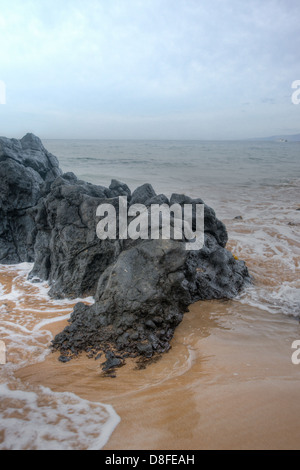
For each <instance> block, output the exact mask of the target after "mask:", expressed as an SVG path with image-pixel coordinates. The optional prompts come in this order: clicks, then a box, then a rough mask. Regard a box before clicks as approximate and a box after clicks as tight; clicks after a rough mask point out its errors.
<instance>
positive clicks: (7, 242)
mask: <svg viewBox="0 0 300 470" xmlns="http://www.w3.org/2000/svg"><path fill="white" fill-rule="evenodd" d="M60 174H61V170H60V169H59V165H58V161H57V159H56V157H54V156H53V155H51V153H49V152H48V151H47V150H46V149H45V148H44V146H43V144H42V142H41V141H40V139H39V138H38V137H36V136H34V135H33V134H27V135H26V136H25V137H23V139H21V140H17V139H7V138H5V137H0V263H2V264H12V263H19V262H23V261H33V256H34V254H33V245H34V241H35V235H36V227H35V225H34V221H33V219H32V217H31V215H30V210H31V209H32V208H33V207H34V206H35V205H36V204H37V202H38V201H39V200H40V199H41V197H42V196H43V195H44V194H45V193H46V192H47V187H48V185H49V183H51V182H52V181H54V179H55V178H56V177H57V176H59V175H60Z"/></svg>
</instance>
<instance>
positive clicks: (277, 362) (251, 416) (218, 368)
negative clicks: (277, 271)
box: [17, 301, 300, 450]
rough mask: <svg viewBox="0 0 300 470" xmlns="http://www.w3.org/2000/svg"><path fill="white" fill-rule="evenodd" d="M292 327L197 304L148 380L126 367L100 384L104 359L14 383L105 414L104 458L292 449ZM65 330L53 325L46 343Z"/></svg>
mask: <svg viewBox="0 0 300 470" xmlns="http://www.w3.org/2000/svg"><path fill="white" fill-rule="evenodd" d="M224 307H225V308H224ZM224 310H225V313H224ZM297 323H298V322H297V320H295V319H293V318H287V317H280V316H274V315H271V314H268V313H266V312H263V315H262V312H261V311H258V310H255V309H249V307H243V306H241V305H240V304H238V303H237V302H235V301H228V302H225V303H224V302H216V301H207V302H199V303H196V304H194V305H193V306H191V308H190V312H189V313H187V314H186V315H185V317H184V320H183V322H182V323H181V325H180V326H179V327H178V329H177V330H176V333H175V337H174V339H173V341H172V348H171V350H170V351H169V353H167V354H165V355H164V356H163V357H162V358H161V359H160V360H159V361H158V362H156V363H154V364H151V365H149V366H148V367H147V368H146V369H145V370H136V363H135V362H134V361H133V360H129V361H128V362H127V364H126V365H125V366H124V367H123V368H121V369H119V370H118V371H117V377H116V378H109V377H103V376H102V374H101V369H100V363H101V358H100V359H99V360H98V361H95V360H94V359H88V358H87V357H86V355H81V357H80V358H78V359H74V360H72V361H71V362H69V363H67V364H61V363H60V362H58V354H57V353H53V354H51V355H49V356H48V357H47V359H46V361H45V362H43V363H40V364H35V365H33V366H28V367H25V368H23V369H21V370H19V371H18V372H17V377H18V378H20V379H21V380H22V382H29V383H30V384H31V385H32V384H34V385H44V386H47V387H51V389H52V390H54V391H71V392H73V393H76V394H77V395H79V396H81V397H82V398H85V399H88V400H91V401H102V402H106V403H110V404H112V405H113V407H114V409H115V410H116V411H117V413H118V414H119V415H120V417H121V422H120V424H119V425H118V426H117V428H116V429H115V431H114V432H113V434H112V436H111V438H110V440H109V441H108V443H107V445H106V446H105V447H104V449H107V450H117V449H122V450H125V449H130V450H133V449H146V450H163V449H168V450H179V449H185V450H190V449H297V448H299V442H300V426H299V416H300V404H299V400H298V388H299V378H300V365H299V366H297V365H294V364H293V363H292V361H291V354H292V349H291V343H292V341H293V340H294V339H295V332H296V331H298V333H299V337H300V327H299V326H297ZM62 326H63V325H62V324H61V322H60V323H56V324H53V325H51V329H52V333H57V332H59V331H60V330H61V328H62Z"/></svg>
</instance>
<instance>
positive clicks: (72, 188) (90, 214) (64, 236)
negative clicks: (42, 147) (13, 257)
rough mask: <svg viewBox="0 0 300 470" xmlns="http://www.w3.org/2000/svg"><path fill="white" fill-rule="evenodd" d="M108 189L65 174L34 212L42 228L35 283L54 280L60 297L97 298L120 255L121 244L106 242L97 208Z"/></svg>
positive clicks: (33, 274)
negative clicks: (98, 229)
mask: <svg viewBox="0 0 300 470" xmlns="http://www.w3.org/2000/svg"><path fill="white" fill-rule="evenodd" d="M106 193H107V189H106V188H104V187H103V186H96V185H92V184H90V183H85V182H83V181H80V180H78V179H77V178H76V176H75V175H73V174H70V173H68V174H64V175H62V176H61V177H59V178H57V179H56V180H55V181H54V182H53V183H52V184H51V186H50V191H49V193H48V194H47V196H46V197H45V198H43V199H42V200H40V202H39V204H38V205H37V206H36V207H35V209H34V210H33V211H32V213H33V217H34V221H35V224H36V226H37V227H38V233H37V236H36V241H35V246H34V251H35V263H34V267H33V270H32V272H31V273H30V276H29V277H30V279H35V278H37V279H40V280H48V281H49V283H50V285H51V290H50V292H49V294H50V295H51V296H54V297H56V298H59V297H66V296H67V297H69V298H76V297H80V296H83V295H84V296H87V295H93V294H94V293H95V290H96V285H97V282H98V280H99V277H100V275H101V274H102V272H103V271H104V270H105V269H106V267H107V266H108V265H109V264H111V263H112V261H113V260H114V259H116V258H117V256H118V255H119V253H120V242H119V241H118V240H116V241H114V240H103V241H102V240H100V239H99V238H98V237H97V234H96V209H97V207H98V205H99V204H101V202H104V201H105V202H108V201H110V202H112V201H113V200H112V199H107V198H106Z"/></svg>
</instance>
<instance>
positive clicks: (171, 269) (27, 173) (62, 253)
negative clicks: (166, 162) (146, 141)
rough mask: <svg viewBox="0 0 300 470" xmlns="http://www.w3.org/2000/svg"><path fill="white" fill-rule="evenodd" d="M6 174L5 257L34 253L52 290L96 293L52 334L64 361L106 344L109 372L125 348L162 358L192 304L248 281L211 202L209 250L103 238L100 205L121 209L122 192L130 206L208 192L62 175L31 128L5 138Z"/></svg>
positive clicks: (0, 157) (1, 236)
mask: <svg viewBox="0 0 300 470" xmlns="http://www.w3.org/2000/svg"><path fill="white" fill-rule="evenodd" d="M0 177H1V179H0V197H1V199H0V214H1V216H2V217H1V222H0V262H2V263H3V262H5V263H15V262H20V261H32V260H34V267H33V270H32V272H31V273H30V276H29V277H30V279H32V280H34V279H39V280H47V281H48V282H49V284H50V286H51V289H50V292H49V293H50V295H51V296H53V297H56V298H60V297H70V298H77V297H79V296H80V297H82V296H87V295H92V296H94V298H95V303H94V305H92V306H87V305H85V304H83V303H78V304H77V305H76V307H75V308H74V311H73V313H72V314H71V318H70V322H69V325H68V326H67V327H66V328H65V329H64V330H63V331H62V332H61V333H60V334H58V335H57V336H56V337H55V339H54V341H53V344H52V346H53V348H54V349H57V350H59V351H60V352H61V360H62V361H64V362H65V361H67V360H69V358H70V357H71V356H72V355H73V354H77V353H79V352H80V351H88V352H89V354H90V355H93V353H97V352H98V351H104V352H105V357H106V362H105V363H104V364H103V368H104V370H109V369H111V368H114V367H119V366H121V365H122V364H123V359H124V357H126V356H127V355H131V356H142V357H146V358H150V357H153V356H156V355H157V354H160V353H162V352H164V351H166V350H168V348H169V347H170V341H171V339H172V337H173V334H174V330H175V328H176V326H177V325H178V324H179V323H180V322H181V320H182V317H183V314H184V313H185V312H186V311H187V310H188V306H189V305H190V304H191V303H193V302H195V301H197V300H204V299H222V298H232V297H234V296H235V295H236V294H237V293H238V292H239V291H240V290H241V289H242V288H243V286H244V285H245V284H246V283H247V282H249V280H250V277H249V274H248V270H247V268H246V266H245V264H244V262H243V261H239V260H236V259H235V258H234V257H233V256H232V254H231V253H230V252H229V251H228V250H226V243H227V240H228V236H227V231H226V227H225V226H224V224H223V223H222V222H221V221H220V220H218V219H217V217H216V214H215V212H214V210H213V209H212V208H210V207H208V206H206V205H205V210H204V214H205V245H204V247H203V248H202V249H201V250H193V251H189V250H186V249H185V240H184V239H181V240H161V239H160V240H150V239H149V240H141V239H137V240H131V239H128V240H119V239H116V240H100V239H99V238H98V237H97V234H96V226H97V223H98V221H99V218H97V217H96V209H97V207H98V206H99V205H100V204H102V203H110V204H113V205H114V206H115V208H116V210H117V211H116V212H117V214H118V207H119V206H118V204H119V196H126V197H127V203H128V208H129V207H131V206H132V205H133V204H144V205H145V206H146V207H147V208H149V209H148V210H150V206H151V204H168V203H170V204H171V205H172V204H175V203H176V204H179V205H180V206H182V207H183V206H184V204H193V205H196V204H202V203H203V201H202V200H201V199H191V198H189V197H188V196H186V195H181V194H173V195H172V196H171V198H170V200H169V199H168V198H167V197H166V196H165V195H163V194H158V195H157V194H156V193H155V191H154V189H153V187H152V186H151V185H150V184H144V185H143V186H140V187H139V188H137V189H135V191H134V192H133V193H132V194H131V190H130V189H129V188H128V186H127V185H126V184H124V183H122V182H120V181H117V180H113V181H112V182H111V184H110V186H109V188H105V187H103V186H97V185H93V184H90V183H86V182H84V181H81V180H79V179H77V177H76V176H75V175H74V174H73V173H66V174H62V172H61V170H60V169H59V166H58V162H57V160H56V158H55V157H53V156H52V155H51V154H49V153H48V152H47V151H46V150H45V149H44V147H43V145H42V143H41V141H40V140H39V139H38V138H37V137H35V136H33V135H32V134H28V135H27V136H25V137H24V138H23V139H21V140H20V141H17V140H15V139H12V140H9V139H5V138H1V139H0ZM146 214H147V217H148V213H147V212H146ZM147 220H148V219H147ZM172 221H173V222H174V219H172ZM192 225H193V228H194V229H195V227H194V225H195V218H194V219H193V222H192ZM98 356H99V354H98ZM98 356H97V357H98Z"/></svg>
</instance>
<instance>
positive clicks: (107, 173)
mask: <svg viewBox="0 0 300 470" xmlns="http://www.w3.org/2000/svg"><path fill="white" fill-rule="evenodd" d="M43 143H44V145H45V147H46V148H47V149H48V150H49V151H50V152H51V153H53V154H54V155H56V156H57V157H58V159H59V162H60V166H61V168H62V169H63V171H64V172H67V171H73V172H74V173H75V174H76V175H77V176H78V177H79V178H81V179H84V180H86V181H89V182H91V183H95V184H100V185H104V186H109V184H110V181H111V179H113V178H114V179H118V180H120V181H123V182H125V183H127V184H128V186H129V187H130V188H131V190H134V189H135V188H136V187H137V186H139V185H141V184H143V183H146V182H147V183H151V184H152V186H153V187H154V189H155V190H156V192H157V193H164V194H166V195H167V196H170V195H171V194H172V193H175V192H176V193H185V194H187V195H190V196H192V197H200V198H202V199H203V200H204V201H205V202H206V203H207V204H208V205H210V206H212V207H213V208H214V209H215V211H216V214H217V216H218V217H219V218H220V219H221V220H223V222H224V223H225V224H226V227H227V230H228V235H229V242H228V249H230V250H231V251H232V252H233V253H234V254H235V256H237V257H239V258H240V259H243V260H245V261H246V263H247V265H248V268H249V271H250V273H251V275H252V276H253V281H254V282H253V285H252V286H250V287H249V288H247V289H246V290H245V291H244V292H243V293H241V295H240V297H239V298H238V299H236V302H235V309H236V310H237V311H238V309H239V305H240V307H241V313H240V315H243V313H242V312H244V311H245V308H247V306H248V307H249V309H253V308H254V309H256V311H257V312H259V314H260V317H261V318H264V314H266V315H268V318H270V317H269V315H270V314H271V315H274V318H289V319H294V320H295V334H297V329H296V325H297V324H298V321H299V317H300V276H299V270H300V210H298V209H300V142H299V143H297V142H293V143H292V142H291V143H290V142H284V143H283V142H199V141H97V140H94V141H90V140H87V141H80V140H45V141H43ZM237 217H238V218H237ZM30 269H31V265H30V264H26V263H25V264H22V265H19V266H11V267H7V266H0V339H2V340H4V341H5V342H6V344H7V348H8V362H7V364H5V365H0V373H1V375H0V397H1V401H0V449H48V448H52V449H91V448H92V449H101V448H102V447H103V446H104V445H105V444H106V443H107V441H108V440H109V438H110V436H111V434H112V433H113V431H114V430H115V429H116V427H117V426H118V424H119V422H120V419H122V416H119V415H118V414H117V413H116V411H115V410H114V408H113V407H112V406H111V405H110V404H109V403H102V400H101V399H100V400H99V401H97V402H95V401H90V400H86V399H83V398H81V397H80V396H78V395H75V394H72V393H70V392H67V391H65V392H54V391H53V390H51V389H50V388H46V387H42V386H39V387H33V386H32V385H30V384H28V383H26V382H23V381H21V380H20V379H17V378H16V371H18V370H20V369H21V368H23V367H24V366H27V365H30V364H35V363H42V362H43V361H44V360H45V358H46V357H47V355H48V354H49V349H48V345H49V343H50V341H51V339H52V333H51V328H50V326H51V324H52V323H55V322H56V321H58V320H62V319H66V318H68V317H69V315H70V313H71V311H72V308H73V305H74V301H72V302H70V301H68V300H63V301H62V300H59V301H55V300H53V299H50V298H49V297H48V294H47V292H48V289H49V286H47V284H30V283H29V282H28V281H27V280H26V277H27V274H28V272H29V271H30ZM83 301H85V302H86V303H92V302H93V299H90V298H89V299H83ZM226 308H227V307H226V306H225V304H224V311H225V310H226ZM220 309H222V304H220ZM174 367H175V366H174Z"/></svg>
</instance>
